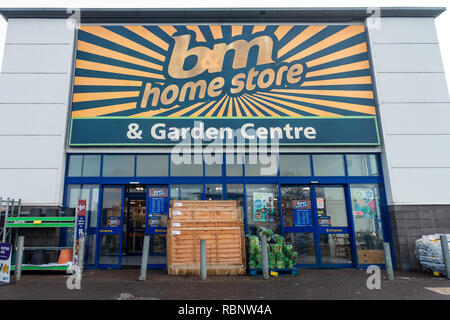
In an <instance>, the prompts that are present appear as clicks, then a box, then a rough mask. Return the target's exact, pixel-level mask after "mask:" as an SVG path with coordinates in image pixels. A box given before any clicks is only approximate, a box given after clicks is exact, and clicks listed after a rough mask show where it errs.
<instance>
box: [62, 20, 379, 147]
mask: <svg viewBox="0 0 450 320" xmlns="http://www.w3.org/2000/svg"><path fill="white" fill-rule="evenodd" d="M73 83H74V87H73V99H72V113H71V131H70V141H69V144H70V145H71V146H82V145H92V146H99V145H130V146H133V145H135V146H139V145H175V144H178V143H180V142H181V141H184V140H186V138H189V137H192V139H196V140H199V142H200V143H201V144H204V145H206V144H211V143H216V144H218V143H223V144H233V145H234V144H249V143H253V142H254V141H255V140H264V141H267V142H273V141H275V139H277V142H279V143H281V144H285V145H379V136H378V129H377V125H376V110H375V103H374V95H373V87H372V79H371V71H370V64H369V58H368V52H367V44H366V30H365V28H364V26H363V25H220V26H219V25H141V26H139V25H123V26H121V25H114V26H98V25H86V26H81V27H80V29H79V30H78V42H77V52H76V64H75V75H74V82H73ZM230 134H231V136H232V137H233V138H232V139H227V137H226V136H228V135H230ZM236 136H239V137H240V139H238V138H236ZM217 140H220V141H217Z"/></svg>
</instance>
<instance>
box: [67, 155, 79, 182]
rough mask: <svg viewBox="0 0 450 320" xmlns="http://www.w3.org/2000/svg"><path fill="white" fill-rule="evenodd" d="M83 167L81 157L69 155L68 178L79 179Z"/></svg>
mask: <svg viewBox="0 0 450 320" xmlns="http://www.w3.org/2000/svg"><path fill="white" fill-rule="evenodd" d="M82 167H83V156H79V155H71V156H70V158H69V171H68V175H69V177H81V168H82Z"/></svg>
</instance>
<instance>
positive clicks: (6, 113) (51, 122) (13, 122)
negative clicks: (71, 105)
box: [0, 104, 67, 136]
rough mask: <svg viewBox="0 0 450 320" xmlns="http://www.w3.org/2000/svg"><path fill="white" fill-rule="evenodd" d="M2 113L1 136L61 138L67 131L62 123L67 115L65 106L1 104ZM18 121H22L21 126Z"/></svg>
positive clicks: (0, 121) (0, 119)
mask: <svg viewBox="0 0 450 320" xmlns="http://www.w3.org/2000/svg"><path fill="white" fill-rule="evenodd" d="M0 113H1V117H0V136H2V135H13V136H14V135H18V136H21V135H30V136H46V135H58V136H59V135H61V132H64V131H65V130H66V129H65V128H66V123H65V121H61V119H64V117H66V113H67V109H66V106H65V105H64V104H39V106H37V105H36V104H0ZM24 115H26V117H25V116H24ZM17 119H21V122H20V125H18V124H17Z"/></svg>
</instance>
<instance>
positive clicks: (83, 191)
mask: <svg viewBox="0 0 450 320" xmlns="http://www.w3.org/2000/svg"><path fill="white" fill-rule="evenodd" d="M98 198H99V187H98V186H97V185H79V184H78V185H77V184H69V185H67V198H66V208H72V209H74V210H75V209H76V207H77V205H78V200H86V210H87V212H86V214H87V216H88V219H89V226H90V227H97V216H98ZM86 227H87V224H86Z"/></svg>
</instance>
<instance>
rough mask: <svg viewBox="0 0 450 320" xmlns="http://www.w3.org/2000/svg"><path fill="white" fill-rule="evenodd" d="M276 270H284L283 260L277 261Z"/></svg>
mask: <svg viewBox="0 0 450 320" xmlns="http://www.w3.org/2000/svg"><path fill="white" fill-rule="evenodd" d="M277 268H278V269H284V268H285V264H284V261H283V259H282V260H277Z"/></svg>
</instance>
